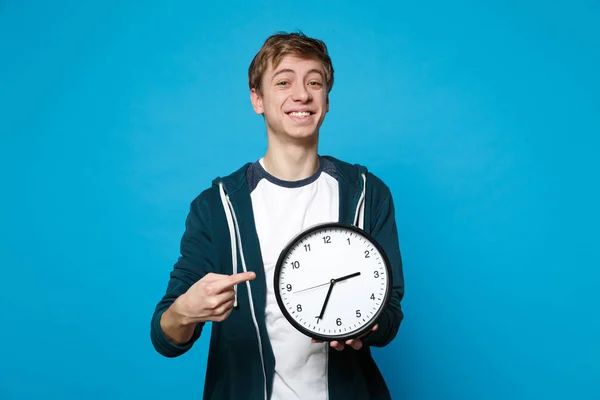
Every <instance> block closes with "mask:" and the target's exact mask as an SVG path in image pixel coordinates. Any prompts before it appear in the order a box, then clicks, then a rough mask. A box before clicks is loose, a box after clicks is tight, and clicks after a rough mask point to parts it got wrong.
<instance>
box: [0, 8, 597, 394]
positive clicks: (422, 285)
mask: <svg viewBox="0 0 600 400" xmlns="http://www.w3.org/2000/svg"><path fill="white" fill-rule="evenodd" d="M281 30H285V31H291V30H302V31H304V32H305V33H306V34H308V35H311V36H316V37H319V38H322V39H323V40H325V41H326V42H327V44H328V45H329V48H330V52H331V55H332V57H333V62H334V67H335V69H336V83H335V86H334V88H333V92H332V93H331V112H330V113H329V115H328V117H327V119H326V120H325V124H324V126H323V129H322V142H321V143H322V144H321V147H320V152H321V153H322V154H332V155H335V156H336V157H339V158H342V159H345V160H347V161H350V162H360V163H364V164H366V165H368V166H369V168H370V169H371V170H372V171H373V172H375V173H376V174H378V175H379V176H381V177H382V178H383V179H384V180H385V181H386V182H387V183H388V185H389V186H390V188H391V189H392V192H393V195H394V198H395V201H396V207H397V221H398V226H399V234H400V242H401V247H402V251H403V257H404V263H405V264H404V268H405V270H404V271H405V279H406V298H405V301H404V303H403V306H404V310H405V313H406V319H405V321H404V324H403V326H402V328H401V330H400V333H399V335H398V337H397V338H396V340H395V341H394V342H393V343H392V344H391V345H390V346H389V347H388V348H386V349H385V350H382V349H376V350H374V352H375V357H376V359H377V361H378V363H379V365H380V366H381V369H382V371H383V373H384V375H385V377H386V379H387V381H388V383H389V386H390V389H391V391H392V393H393V397H394V398H395V399H407V400H409V399H410V400H439V399H444V400H471V399H473V400H476V399H477V400H479V399H486V400H487V399H489V400H496V399H498V400H499V399H563V398H569V399H578V400H582V399H598V398H600V361H599V359H600V317H599V312H598V308H599V306H600V304H599V303H600V302H599V300H598V294H597V293H598V284H599V281H600V273H599V269H600V260H599V256H598V249H599V245H598V239H599V237H600V235H599V233H598V224H599V223H600V218H599V212H598V204H600V196H599V193H598V182H599V178H598V175H599V172H600V168H599V164H598V158H599V157H600V156H599V144H600V139H599V135H600V118H599V116H598V114H599V112H600V97H599V95H598V93H599V91H600V80H599V78H598V71H600V59H599V54H600V50H599V49H600V6H599V4H598V2H597V1H582V0H578V1H569V2H567V1H560V2H559V1H555V2H552V1H551V2H542V1H539V2H533V1H529V2H516V1H496V2H481V1H458V2H444V1H426V2H410V3H403V2H391V1H387V2H374V1H371V2H348V1H327V2H319V1H307V2H287V1H277V2H276V1H262V2H223V3H217V2H210V3H208V2H202V1H170V2H159V1H144V2H122V1H102V2H82V1H62V2H41V1H40V2H27V1H23V2H17V1H10V0H8V1H7V0H5V1H0V61H1V62H0V132H1V142H0V167H1V171H2V172H1V178H2V179H1V188H2V196H0V206H1V208H0V210H1V214H0V218H1V219H0V226H1V228H2V229H1V230H0V239H1V241H0V246H1V257H0V265H1V274H0V281H1V285H0V288H1V290H0V306H1V310H2V313H1V315H0V327H1V328H0V399H3V400H4V399H6V400H12V399H69V400H70V399H78V400H79V399H94V400H95V399H133V398H144V399H166V398H170V399H183V398H186V399H194V398H195V399H199V398H201V394H202V389H203V380H204V373H205V361H206V348H207V343H208V335H205V336H203V337H202V338H201V339H200V340H199V342H197V345H196V346H195V347H194V348H193V349H192V350H191V351H190V352H189V353H187V354H186V355H184V356H182V357H180V358H177V359H166V358H162V357H161V356H159V355H158V354H157V353H156V352H155V351H154V350H153V348H152V346H151V343H150V337H149V323H150V318H151V315H152V311H153V309H154V306H155V304H156V302H157V301H158V300H159V298H160V296H162V293H163V291H164V289H165V286H166V282H167V279H168V274H169V272H170V270H171V268H172V265H173V263H174V262H175V261H176V258H177V256H178V249H179V248H178V246H179V239H180V237H181V234H182V233H183V228H184V219H185V216H186V213H187V211H188V207H189V203H190V201H191V200H192V199H193V198H194V197H195V196H196V195H197V194H198V193H199V192H200V191H201V190H203V189H204V188H205V187H207V185H209V184H210V180H211V179H213V178H214V177H216V176H219V175H224V174H227V173H229V172H231V171H233V170H234V169H237V168H238V167H239V166H240V165H241V164H242V163H245V162H247V161H254V160H256V159H257V158H259V157H260V156H262V155H263V153H264V151H265V132H264V124H263V121H262V118H261V117H259V116H257V115H255V114H254V113H253V111H252V108H251V106H250V102H249V94H248V88H247V75H246V74H247V68H248V65H249V63H250V61H251V59H252V57H253V56H254V54H255V53H256V51H258V49H259V47H260V46H261V45H262V42H263V41H264V39H266V37H267V36H268V35H270V34H272V33H275V32H277V31H281ZM206 332H208V330H207V331H206Z"/></svg>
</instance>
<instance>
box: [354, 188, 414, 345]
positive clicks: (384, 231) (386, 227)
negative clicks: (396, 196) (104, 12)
mask: <svg viewBox="0 0 600 400" xmlns="http://www.w3.org/2000/svg"><path fill="white" fill-rule="evenodd" d="M384 187H385V185H384ZM381 198H382V200H381V202H380V205H379V206H378V208H376V210H377V211H376V212H375V214H374V216H373V218H372V219H371V235H372V236H373V237H374V238H375V240H377V242H379V244H381V246H382V247H383V249H384V251H385V253H386V255H387V256H388V259H389V262H390V266H391V270H392V291H391V296H390V301H389V303H388V305H387V307H386V309H385V310H384V312H383V313H382V314H381V316H380V319H379V321H378V328H377V330H376V331H374V332H371V333H369V334H368V335H367V336H366V337H364V338H363V339H362V341H363V343H364V344H366V345H369V346H374V347H383V346H385V345H387V344H388V343H390V342H391V341H392V340H393V339H394V338H395V337H396V334H397V333H398V329H399V328H400V323H401V322H402V320H403V319H404V313H403V312H402V307H401V304H400V303H401V301H402V298H403V297H404V275H403V272H402V257H401V254H400V245H399V241H398V231H397V226H396V216H395V209H394V201H393V199H392V195H391V193H390V191H389V189H387V187H385V194H384V195H383V196H381Z"/></svg>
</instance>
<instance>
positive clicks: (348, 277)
mask: <svg viewBox="0 0 600 400" xmlns="http://www.w3.org/2000/svg"><path fill="white" fill-rule="evenodd" d="M359 275H360V272H355V273H353V274H350V275H346V276H342V277H341V278H337V279H334V281H336V282H341V281H345V280H346V279H350V278H354V277H355V276H359ZM330 283H331V281H329V282H326V283H321V284H320V285H316V286H311V287H308V288H305V289H301V290H296V291H295V292H293V294H296V293H300V292H305V291H307V290H310V289H314V288H318V287H321V286H325V285H329V284H330Z"/></svg>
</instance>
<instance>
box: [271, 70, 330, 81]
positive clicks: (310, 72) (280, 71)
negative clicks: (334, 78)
mask: <svg viewBox="0 0 600 400" xmlns="http://www.w3.org/2000/svg"><path fill="white" fill-rule="evenodd" d="M288 72H291V73H292V74H294V73H295V71H294V70H293V69H289V68H284V69H280V70H279V71H277V72H275V73H274V74H273V79H275V77H276V76H277V75H281V74H285V73H288ZM312 73H317V74H319V75H321V77H323V78H324V75H323V72H322V71H321V70H318V69H316V68H313V69H311V70H310V71H308V73H307V75H308V74H312Z"/></svg>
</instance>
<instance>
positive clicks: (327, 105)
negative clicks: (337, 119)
mask: <svg viewBox="0 0 600 400" xmlns="http://www.w3.org/2000/svg"><path fill="white" fill-rule="evenodd" d="M325 112H326V113H328V112H329V95H327V100H325Z"/></svg>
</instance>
